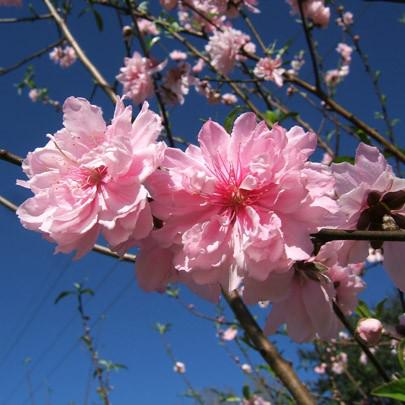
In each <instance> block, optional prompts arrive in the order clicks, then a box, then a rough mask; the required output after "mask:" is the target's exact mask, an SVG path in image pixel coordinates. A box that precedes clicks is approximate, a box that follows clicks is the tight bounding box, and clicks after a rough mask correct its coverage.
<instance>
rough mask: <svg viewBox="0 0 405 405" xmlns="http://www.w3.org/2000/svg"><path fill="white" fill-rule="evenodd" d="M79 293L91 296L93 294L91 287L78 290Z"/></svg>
mask: <svg viewBox="0 0 405 405" xmlns="http://www.w3.org/2000/svg"><path fill="white" fill-rule="evenodd" d="M80 294H81V295H84V294H89V295H91V296H94V291H93V290H92V289H91V288H83V289H82V290H80Z"/></svg>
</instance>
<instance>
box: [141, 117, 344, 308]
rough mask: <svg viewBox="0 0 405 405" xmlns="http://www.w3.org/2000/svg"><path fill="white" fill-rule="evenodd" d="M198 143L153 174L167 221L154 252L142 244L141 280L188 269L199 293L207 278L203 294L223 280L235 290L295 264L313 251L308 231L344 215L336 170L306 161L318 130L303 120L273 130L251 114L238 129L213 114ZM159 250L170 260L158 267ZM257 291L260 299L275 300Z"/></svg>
mask: <svg viewBox="0 0 405 405" xmlns="http://www.w3.org/2000/svg"><path fill="white" fill-rule="evenodd" d="M199 142H200V145H201V146H200V147H197V146H194V145H192V146H189V147H188V148H187V150H186V151H185V152H183V151H181V150H178V149H172V148H169V149H167V152H166V154H165V160H164V162H163V164H162V165H161V168H162V170H160V171H157V172H155V173H154V174H153V176H151V178H150V179H149V181H148V188H149V190H150V193H151V196H152V198H153V200H154V201H153V203H152V209H153V214H154V216H155V217H156V218H159V219H160V220H161V221H162V222H163V227H162V228H161V229H158V230H156V231H154V232H153V234H152V235H151V239H153V241H151V242H148V244H150V246H153V244H155V246H159V245H160V246H161V249H162V250H159V251H156V249H155V250H154V252H155V253H154V254H153V256H152V257H149V258H148V257H147V254H142V251H141V257H142V260H141V262H138V264H137V272H138V274H140V277H141V279H143V282H142V284H143V285H155V286H160V288H161V285H162V284H164V282H165V281H166V282H168V281H169V280H173V279H175V278H176V277H183V278H184V277H185V276H187V277H188V280H187V283H189V282H190V280H191V281H192V282H194V284H195V285H194V286H193V290H194V291H195V290H197V286H199V292H198V293H200V294H207V291H204V290H206V289H208V290H209V294H208V295H210V296H211V297H212V296H214V297H215V294H216V293H219V286H220V285H221V286H223V287H224V288H226V289H228V290H230V291H232V290H234V289H235V288H237V287H238V286H239V284H240V282H241V281H242V280H243V279H245V281H246V279H250V278H251V279H252V280H255V281H256V282H257V283H258V284H260V283H261V282H262V281H263V280H266V279H267V278H268V277H269V275H270V274H271V273H273V272H277V273H282V272H287V271H288V270H289V269H290V267H291V265H292V263H293V261H294V260H305V259H308V258H309V257H310V254H311V251H312V248H313V247H312V243H311V241H310V238H309V234H310V233H311V232H314V231H316V230H317V229H319V227H320V226H321V225H322V226H325V224H326V223H332V222H333V221H334V218H335V216H336V213H337V206H336V203H335V202H334V200H333V198H332V196H333V178H332V177H331V175H330V173H329V169H328V168H327V167H323V166H322V165H320V164H315V163H309V162H307V159H308V157H309V155H311V154H312V152H313V151H314V149H315V148H316V135H315V134H313V133H305V132H304V130H303V129H302V128H299V127H293V128H292V129H290V130H289V131H286V130H285V129H283V128H282V127H280V126H278V125H274V126H273V128H272V129H271V130H269V129H268V127H267V125H266V123H265V122H261V123H259V124H257V123H256V116H255V114H253V113H246V114H243V115H241V116H240V117H239V118H238V119H237V120H236V121H235V124H234V128H233V131H232V135H231V136H230V135H229V134H228V133H227V132H226V131H225V130H224V129H223V128H222V127H221V126H220V125H219V124H217V123H215V122H213V121H208V122H207V123H205V124H204V126H203V127H202V129H201V131H200V134H199ZM151 249H153V248H151ZM158 252H160V253H158ZM158 254H159V255H162V256H163V255H166V259H167V260H171V262H172V265H170V264H165V265H164V266H162V267H161V270H159V269H157V266H156V264H155V263H156V261H157V260H158V259H157V256H158ZM151 260H153V266H152V263H151ZM151 267H154V268H155V269H156V272H155V270H154V271H153V274H151V270H150V268H151ZM148 272H149V273H148ZM160 272H161V273H162V274H161V273H160ZM163 273H164V274H163ZM148 277H151V278H154V277H156V280H157V279H159V280H160V281H159V282H155V281H154V282H151V283H149V282H148V281H147V279H148ZM182 280H183V279H182ZM188 285H189V284H188ZM249 288H250V289H251V288H253V290H255V289H256V287H249ZM251 295H252V296H253V295H255V294H251ZM258 295H259V294H256V301H255V302H257V301H258V300H263V299H267V297H259V296H258Z"/></svg>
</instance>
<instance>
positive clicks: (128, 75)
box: [117, 52, 166, 104]
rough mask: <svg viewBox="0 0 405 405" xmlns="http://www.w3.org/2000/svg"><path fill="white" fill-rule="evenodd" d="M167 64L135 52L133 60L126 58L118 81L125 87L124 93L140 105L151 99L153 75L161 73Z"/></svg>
mask: <svg viewBox="0 0 405 405" xmlns="http://www.w3.org/2000/svg"><path fill="white" fill-rule="evenodd" d="M165 65H166V62H162V63H160V64H159V63H157V62H155V61H153V60H151V59H148V58H146V57H143V56H142V55H141V54H140V53H139V52H134V54H133V55H132V57H131V58H125V60H124V66H123V67H122V68H121V69H120V72H121V73H120V74H119V75H118V76H117V80H118V81H119V82H120V83H121V84H122V86H123V93H124V94H125V95H126V96H127V97H129V98H130V99H132V100H133V102H134V103H136V104H140V103H142V102H143V101H145V100H146V99H147V98H149V97H150V96H151V95H152V94H153V91H154V87H153V86H154V85H153V78H152V75H153V74H155V73H156V72H159V71H161V70H162V69H163V68H164V66H165Z"/></svg>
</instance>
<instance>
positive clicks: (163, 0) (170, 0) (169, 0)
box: [160, 0, 177, 11]
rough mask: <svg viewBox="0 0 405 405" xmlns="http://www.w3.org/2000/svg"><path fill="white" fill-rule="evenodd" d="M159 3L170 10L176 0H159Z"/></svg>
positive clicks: (175, 4) (174, 5)
mask: <svg viewBox="0 0 405 405" xmlns="http://www.w3.org/2000/svg"><path fill="white" fill-rule="evenodd" d="M160 5H161V6H162V7H163V8H164V9H166V10H168V11H170V10H172V9H173V8H175V7H176V6H177V0H160Z"/></svg>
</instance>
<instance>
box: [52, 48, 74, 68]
mask: <svg viewBox="0 0 405 405" xmlns="http://www.w3.org/2000/svg"><path fill="white" fill-rule="evenodd" d="M49 58H50V59H51V60H52V61H53V62H55V63H56V64H57V65H60V66H61V67H63V68H67V67H69V66H71V65H73V63H75V62H76V59H77V55H76V51H75V50H74V49H73V48H72V47H71V46H65V47H61V46H57V47H55V48H53V50H52V52H50V54H49Z"/></svg>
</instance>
